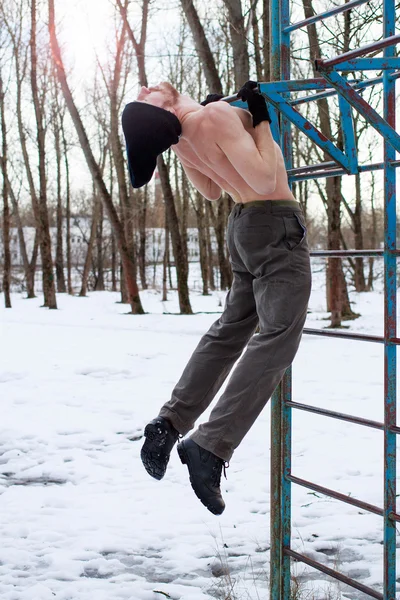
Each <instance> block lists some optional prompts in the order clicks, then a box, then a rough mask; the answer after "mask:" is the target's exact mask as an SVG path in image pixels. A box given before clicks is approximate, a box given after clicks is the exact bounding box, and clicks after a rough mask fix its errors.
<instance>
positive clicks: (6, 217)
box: [0, 73, 11, 308]
mask: <svg viewBox="0 0 400 600" xmlns="http://www.w3.org/2000/svg"><path fill="white" fill-rule="evenodd" d="M4 96H5V92H4V90H3V79H2V74H1V73H0V119H1V137H2V158H1V172H2V176H3V249H4V270H3V292H4V304H5V307H6V308H11V295H10V288H11V252H10V207H9V204H8V185H7V181H8V176H7V160H8V149H7V127H6V118H5V109H4Z"/></svg>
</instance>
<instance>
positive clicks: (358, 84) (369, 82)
mask: <svg viewBox="0 0 400 600" xmlns="http://www.w3.org/2000/svg"><path fill="white" fill-rule="evenodd" d="M393 75H394V73H393ZM347 83H348V84H349V85H351V87H352V88H354V89H355V90H363V89H365V88H367V87H372V86H374V85H378V84H380V83H383V77H372V78H370V79H363V81H358V80H357V79H350V80H348V81H347ZM335 94H337V91H336V90H335V89H332V90H329V89H328V90H326V91H325V92H318V93H317V94H312V95H311V96H303V97H302V98H296V99H294V100H290V104H291V105H292V106H296V105H297V104H303V103H305V102H313V101H315V100H322V98H329V97H330V96H334V95H335Z"/></svg>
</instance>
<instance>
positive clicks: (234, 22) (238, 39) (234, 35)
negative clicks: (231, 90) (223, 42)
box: [223, 0, 250, 90]
mask: <svg viewBox="0 0 400 600" xmlns="http://www.w3.org/2000/svg"><path fill="white" fill-rule="evenodd" d="M223 2H224V4H225V6H226V8H227V10H228V18H229V30H230V36H231V47H232V52H233V70H234V77H235V88H236V90H239V89H240V88H241V87H242V85H243V84H244V83H246V81H248V80H249V79H250V65H249V53H248V50H247V39H246V38H247V36H246V28H245V24H244V16H243V12H242V3H241V0H223Z"/></svg>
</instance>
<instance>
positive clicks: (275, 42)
mask: <svg viewBox="0 0 400 600" xmlns="http://www.w3.org/2000/svg"><path fill="white" fill-rule="evenodd" d="M280 12H281V11H280V0H271V1H270V15H269V23H270V35H271V79H272V80H273V81H279V80H280V78H281V29H282V27H281V16H280ZM281 428H282V423H281V386H280V385H279V386H278V387H277V389H276V390H275V391H274V393H273V394H272V398H271V532H270V537H271V551H270V599H271V600H284V598H283V597H282V596H281V583H282V560H281V553H282V530H281V524H282V515H281V506H282V488H281V480H282V478H281V473H282V431H281Z"/></svg>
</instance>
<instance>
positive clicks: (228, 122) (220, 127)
mask: <svg viewBox="0 0 400 600" xmlns="http://www.w3.org/2000/svg"><path fill="white" fill-rule="evenodd" d="M201 113H202V114H201V116H200V115H199V116H200V118H201V121H202V125H203V126H204V127H205V128H212V130H213V133H214V135H218V134H223V135H224V136H226V135H227V133H232V132H233V131H236V133H237V128H238V127H240V126H241V125H242V123H241V120H240V118H239V116H238V114H237V112H236V111H235V109H234V108H233V107H232V106H229V104H228V103H227V102H223V101H219V102H213V103H211V104H208V105H207V106H205V107H204V110H203V111H201Z"/></svg>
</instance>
